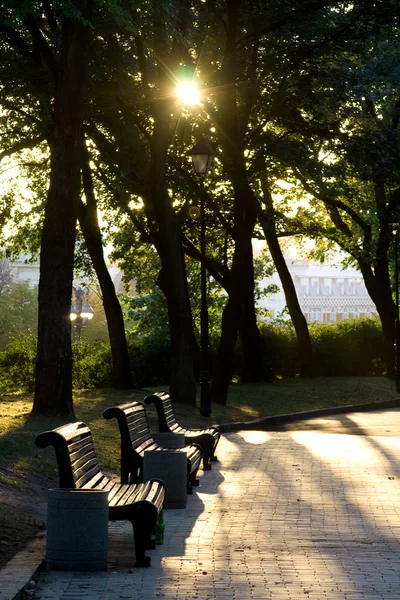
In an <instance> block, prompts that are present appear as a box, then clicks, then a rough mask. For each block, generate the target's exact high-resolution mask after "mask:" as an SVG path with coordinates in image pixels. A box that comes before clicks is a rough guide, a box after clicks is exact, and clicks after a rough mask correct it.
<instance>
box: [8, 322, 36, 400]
mask: <svg viewBox="0 0 400 600" xmlns="http://www.w3.org/2000/svg"><path fill="white" fill-rule="evenodd" d="M35 364H36V336H35V335H33V334H32V333H29V334H28V335H23V334H22V333H20V334H18V335H16V336H15V337H14V339H13V340H12V341H11V342H10V343H9V344H7V346H6V348H5V350H3V352H0V390H1V391H2V392H19V391H33V390H34V388H35Z"/></svg>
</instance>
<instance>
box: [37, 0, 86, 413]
mask: <svg viewBox="0 0 400 600" xmlns="http://www.w3.org/2000/svg"><path fill="white" fill-rule="evenodd" d="M73 4H74V5H75V7H76V9H77V10H79V11H80V12H82V13H83V14H84V17H85V18H86V19H87V18H88V17H89V15H88V11H90V8H91V2H90V1H83V0H75V2H73ZM89 36H90V28H89V27H88V26H86V25H85V24H83V23H82V22H81V21H80V20H79V19H73V18H65V19H64V22H63V28H62V39H61V50H60V64H59V69H58V81H57V86H56V95H55V101H54V115H53V128H52V133H51V137H50V139H49V146H50V154H51V171H50V186H49V191H48V197H47V203H46V209H45V218H44V224H43V232H42V242H41V252H40V280H39V323H38V347H37V362H36V387H35V397H34V403H33V409H32V413H34V414H38V413H40V414H58V415H68V416H71V417H73V416H74V410H73V402H72V349H71V323H70V318H69V315H70V307H71V292H72V279H73V267H74V247H75V231H76V220H77V215H78V202H79V195H80V153H79V147H80V141H81V128H82V119H83V90H84V71H85V54H86V48H87V45H88V42H89Z"/></svg>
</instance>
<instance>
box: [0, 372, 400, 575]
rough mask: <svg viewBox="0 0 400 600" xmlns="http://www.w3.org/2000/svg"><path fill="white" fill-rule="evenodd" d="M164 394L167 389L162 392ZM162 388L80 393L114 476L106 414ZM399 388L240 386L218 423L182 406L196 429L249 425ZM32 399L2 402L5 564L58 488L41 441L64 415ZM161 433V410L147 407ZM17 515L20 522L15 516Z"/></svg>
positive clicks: (217, 411) (383, 383)
mask: <svg viewBox="0 0 400 600" xmlns="http://www.w3.org/2000/svg"><path fill="white" fill-rule="evenodd" d="M157 389H159V388H157ZM155 390H156V388H148V389H141V390H134V391H129V392H127V391H124V392H121V391H116V390H112V389H107V390H93V391H81V392H76V393H75V395H74V403H75V412H76V417H77V419H78V420H81V421H84V422H85V423H87V424H88V425H89V427H90V428H91V430H92V433H93V437H94V441H95V446H96V449H97V453H98V458H99V462H100V464H101V467H102V469H103V470H104V471H105V472H106V473H107V474H114V475H116V476H118V474H119V434H118V429H117V424H116V422H115V421H112V422H108V421H106V420H105V419H103V417H102V413H103V410H104V409H105V408H107V407H109V406H113V405H115V404H122V403H125V402H129V401H132V400H143V398H144V397H145V396H146V395H147V394H148V393H150V392H152V391H155ZM397 396H398V395H397V394H396V391H395V386H394V383H393V382H392V381H390V380H388V379H386V378H383V377H376V378H375V377H335V378H334V377H332V378H317V379H309V380H301V379H292V380H284V381H275V382H273V383H260V384H232V386H231V388H230V391H229V400H228V404H227V406H220V405H217V404H214V405H213V407H212V408H213V412H212V416H211V418H210V419H207V418H206V417H201V416H200V415H199V414H198V409H195V408H194V407H189V406H184V405H175V409H176V413H177V416H178V420H179V421H181V423H182V424H183V425H187V426H189V427H203V426H204V425H207V424H209V423H210V421H211V422H212V423H213V424H217V425H220V424H224V423H232V422H236V421H249V420H253V419H257V418H259V417H264V416H269V415H277V414H287V413H291V412H300V411H304V410H314V409H317V408H330V407H334V406H345V405H349V404H362V403H368V402H379V401H384V400H390V399H393V398H396V397H397ZM31 407H32V397H31V396H29V395H12V396H3V397H0V566H1V564H4V562H6V560H8V559H9V558H10V557H11V556H12V555H13V554H14V553H15V552H16V551H17V550H18V549H19V548H20V547H22V546H23V545H24V544H25V543H26V541H27V539H29V537H31V536H32V535H35V534H36V533H37V532H38V531H39V530H40V529H41V528H43V527H44V518H45V512H43V511H44V508H45V504H46V498H47V489H48V488H49V487H54V486H57V485H58V479H57V468H56V462H55V457H54V452H53V450H52V449H51V448H49V449H47V450H39V449H38V448H36V446H35V445H34V439H35V436H36V435H37V434H38V433H40V432H42V431H45V430H48V429H53V428H54V427H57V426H59V425H61V424H62V423H63V422H65V420H62V419H60V418H46V417H34V418H33V417H31V416H30V411H31ZM147 411H148V414H149V421H150V424H151V426H152V428H153V427H154V430H156V427H155V426H156V422H157V419H156V412H155V408H154V407H151V408H150V409H147ZM16 510H17V511H18V519H16V518H15V514H16Z"/></svg>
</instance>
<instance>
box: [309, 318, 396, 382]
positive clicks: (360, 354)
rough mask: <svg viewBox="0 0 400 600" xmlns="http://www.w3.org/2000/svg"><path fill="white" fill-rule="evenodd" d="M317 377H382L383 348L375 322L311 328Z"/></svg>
mask: <svg viewBox="0 0 400 600" xmlns="http://www.w3.org/2000/svg"><path fill="white" fill-rule="evenodd" d="M310 334H311V339H312V344H313V349H314V361H315V366H316V371H317V374H318V375H321V376H329V375H359V376H363V375H383V374H384V373H385V369H386V365H385V362H384V360H383V357H384V344H383V335H382V329H381V325H380V322H379V320H378V319H377V318H374V319H370V318H367V317H360V318H358V319H346V320H343V321H340V322H338V323H334V324H332V325H325V324H321V323H312V324H310Z"/></svg>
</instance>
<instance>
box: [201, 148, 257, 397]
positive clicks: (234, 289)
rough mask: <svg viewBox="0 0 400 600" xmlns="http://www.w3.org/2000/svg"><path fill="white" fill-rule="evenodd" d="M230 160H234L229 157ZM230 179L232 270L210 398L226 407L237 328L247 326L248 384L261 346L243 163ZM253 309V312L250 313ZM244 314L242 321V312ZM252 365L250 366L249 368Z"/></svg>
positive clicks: (253, 218) (250, 216) (251, 213)
mask: <svg viewBox="0 0 400 600" xmlns="http://www.w3.org/2000/svg"><path fill="white" fill-rule="evenodd" d="M230 158H231V160H233V159H234V157H233V156H232V155H231V156H230ZM232 164H234V165H235V167H236V168H235V169H233V172H232V175H231V178H232V181H233V185H234V190H235V198H234V215H235V222H234V239H235V250H234V253H233V261H232V269H231V275H230V284H229V290H228V293H229V300H228V302H227V304H226V306H225V309H224V314H223V318H222V330H221V338H220V342H219V345H218V350H217V357H216V361H215V367H214V373H213V377H212V382H211V398H212V400H213V401H214V402H217V403H219V404H226V402H227V393H228V388H229V384H230V383H231V379H232V373H233V362H234V352H235V345H236V340H237V334H238V331H239V328H240V327H241V326H242V331H243V326H244V324H246V332H245V335H244V337H243V338H242V341H243V352H244V353H245V352H246V355H245V354H243V364H244V369H245V370H244V373H245V374H246V378H247V381H250V380H251V381H259V380H260V379H261V378H262V359H261V346H260V338H259V332H258V327H257V323H256V314H255V310H254V271H253V248H252V243H251V239H252V235H253V229H254V225H255V221H256V214H255V210H254V198H253V195H252V191H251V189H250V187H249V185H248V182H247V175H246V169H245V166H244V163H243V161H242V159H241V158H240V157H236V160H235V161H234V163H232ZM250 305H252V310H250ZM244 310H247V314H246V316H245V317H244V318H243V311H244ZM251 361H253V365H251V366H250V363H251Z"/></svg>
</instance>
